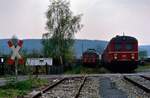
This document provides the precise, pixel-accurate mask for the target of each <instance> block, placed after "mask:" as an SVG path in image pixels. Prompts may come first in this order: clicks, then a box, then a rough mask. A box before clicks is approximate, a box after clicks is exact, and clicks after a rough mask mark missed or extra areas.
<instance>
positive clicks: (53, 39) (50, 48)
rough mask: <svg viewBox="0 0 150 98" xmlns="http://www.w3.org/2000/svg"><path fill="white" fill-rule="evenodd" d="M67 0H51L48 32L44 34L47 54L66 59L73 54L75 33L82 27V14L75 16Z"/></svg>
mask: <svg viewBox="0 0 150 98" xmlns="http://www.w3.org/2000/svg"><path fill="white" fill-rule="evenodd" d="M69 6H70V3H69V2H67V1H66V0H57V1H56V0H51V2H50V5H49V9H48V11H47V13H46V16H47V24H46V25H47V27H46V28H47V30H48V33H46V34H43V46H44V48H43V50H44V51H43V52H44V54H45V56H49V57H53V58H54V59H59V58H60V57H61V58H62V59H63V60H65V59H69V58H71V55H72V56H73V50H72V46H73V42H74V41H73V39H74V34H75V33H77V32H78V31H79V30H80V29H81V28H82V26H83V25H82V24H80V21H81V15H76V16H73V13H72V11H71V10H70V8H69Z"/></svg>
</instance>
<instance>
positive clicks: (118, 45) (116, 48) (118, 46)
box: [115, 43, 122, 51]
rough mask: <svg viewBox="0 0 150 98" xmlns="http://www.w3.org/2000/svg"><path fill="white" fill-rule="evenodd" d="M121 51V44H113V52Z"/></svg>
mask: <svg viewBox="0 0 150 98" xmlns="http://www.w3.org/2000/svg"><path fill="white" fill-rule="evenodd" d="M121 49H122V44H121V43H116V44H115V50H116V51H120V50H121Z"/></svg>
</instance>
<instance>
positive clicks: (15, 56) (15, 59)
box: [7, 40, 24, 80]
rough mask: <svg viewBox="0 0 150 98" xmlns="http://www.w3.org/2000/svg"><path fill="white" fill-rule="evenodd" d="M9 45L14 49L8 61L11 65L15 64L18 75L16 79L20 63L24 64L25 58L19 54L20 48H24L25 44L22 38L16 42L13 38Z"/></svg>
mask: <svg viewBox="0 0 150 98" xmlns="http://www.w3.org/2000/svg"><path fill="white" fill-rule="evenodd" d="M8 46H9V48H11V49H12V52H13V53H12V55H11V57H10V58H9V59H8V61H7V63H8V64H9V65H13V64H15V75H16V80H17V79H18V78H17V77H18V68H17V66H18V64H20V65H22V64H24V59H23V58H22V57H21V55H20V54H19V50H20V49H21V48H22V46H23V41H22V40H17V41H16V42H14V41H13V40H9V41H8Z"/></svg>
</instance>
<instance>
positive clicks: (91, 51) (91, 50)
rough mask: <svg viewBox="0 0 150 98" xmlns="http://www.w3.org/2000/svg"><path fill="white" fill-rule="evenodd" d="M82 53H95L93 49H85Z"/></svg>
mask: <svg viewBox="0 0 150 98" xmlns="http://www.w3.org/2000/svg"><path fill="white" fill-rule="evenodd" d="M84 53H97V51H96V50H95V49H87V50H86V51H85V52H84Z"/></svg>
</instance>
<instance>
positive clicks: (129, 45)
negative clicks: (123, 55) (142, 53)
mask: <svg viewBox="0 0 150 98" xmlns="http://www.w3.org/2000/svg"><path fill="white" fill-rule="evenodd" d="M125 48H126V50H128V51H131V50H133V45H132V44H126V46H125Z"/></svg>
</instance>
